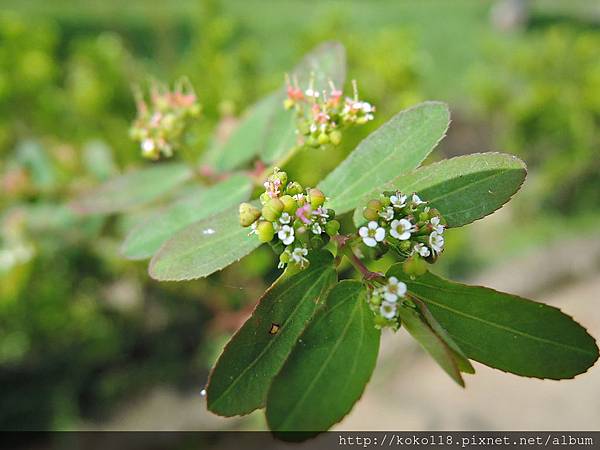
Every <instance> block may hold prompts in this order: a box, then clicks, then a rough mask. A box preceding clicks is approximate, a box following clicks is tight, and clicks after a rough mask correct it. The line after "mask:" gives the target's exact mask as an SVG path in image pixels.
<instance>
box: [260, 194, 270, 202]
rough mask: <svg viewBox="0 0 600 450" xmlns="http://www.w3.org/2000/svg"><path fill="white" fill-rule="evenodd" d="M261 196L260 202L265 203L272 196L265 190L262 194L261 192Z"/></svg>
mask: <svg viewBox="0 0 600 450" xmlns="http://www.w3.org/2000/svg"><path fill="white" fill-rule="evenodd" d="M259 198H260V203H261V204H263V205H264V204H266V203H267V202H268V201H269V200H271V197H270V196H269V194H267V193H266V192H263V193H262V194H260V197H259Z"/></svg>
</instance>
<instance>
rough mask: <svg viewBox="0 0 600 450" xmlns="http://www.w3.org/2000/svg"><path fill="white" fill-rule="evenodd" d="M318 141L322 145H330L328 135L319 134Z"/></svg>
mask: <svg viewBox="0 0 600 450" xmlns="http://www.w3.org/2000/svg"><path fill="white" fill-rule="evenodd" d="M317 141H318V142H319V144H320V145H327V144H329V136H327V133H321V134H319V137H318V138H317Z"/></svg>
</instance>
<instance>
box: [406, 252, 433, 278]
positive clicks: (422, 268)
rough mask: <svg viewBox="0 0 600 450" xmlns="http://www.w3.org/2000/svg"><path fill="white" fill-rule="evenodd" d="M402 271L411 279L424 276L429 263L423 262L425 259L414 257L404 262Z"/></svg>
mask: <svg viewBox="0 0 600 450" xmlns="http://www.w3.org/2000/svg"><path fill="white" fill-rule="evenodd" d="M402 270H403V271H404V273H405V274H407V275H409V276H410V277H411V278H414V277H415V276H420V275H423V274H424V273H425V272H427V263H426V262H425V261H423V258H421V257H420V256H417V255H413V256H411V257H410V258H408V259H407V260H406V261H404V264H402Z"/></svg>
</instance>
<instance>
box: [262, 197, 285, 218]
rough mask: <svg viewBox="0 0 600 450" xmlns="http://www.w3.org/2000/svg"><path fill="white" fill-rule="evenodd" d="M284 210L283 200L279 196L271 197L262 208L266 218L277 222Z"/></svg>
mask: <svg viewBox="0 0 600 450" xmlns="http://www.w3.org/2000/svg"><path fill="white" fill-rule="evenodd" d="M282 212H283V202H282V201H281V200H279V199H278V198H272V199H270V200H269V201H268V202H267V203H266V204H265V206H263V209H262V215H263V217H264V218H265V219H267V220H269V221H271V222H275V221H276V220H277V219H279V216H281V213H282Z"/></svg>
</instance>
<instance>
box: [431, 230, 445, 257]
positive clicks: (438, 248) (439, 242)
mask: <svg viewBox="0 0 600 450" xmlns="http://www.w3.org/2000/svg"><path fill="white" fill-rule="evenodd" d="M429 246H430V247H431V251H432V252H433V253H434V254H436V253H441V252H442V250H443V249H444V236H442V235H441V234H439V233H438V232H437V231H433V232H432V233H431V234H430V235H429Z"/></svg>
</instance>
